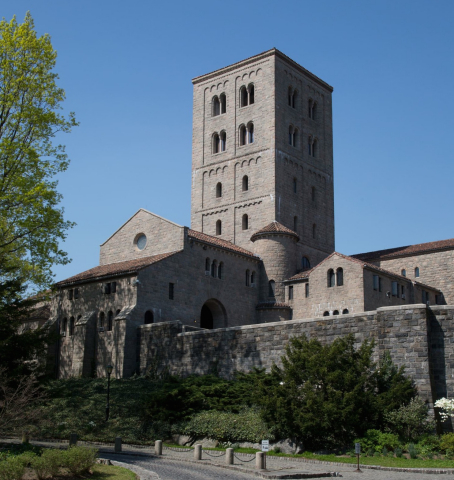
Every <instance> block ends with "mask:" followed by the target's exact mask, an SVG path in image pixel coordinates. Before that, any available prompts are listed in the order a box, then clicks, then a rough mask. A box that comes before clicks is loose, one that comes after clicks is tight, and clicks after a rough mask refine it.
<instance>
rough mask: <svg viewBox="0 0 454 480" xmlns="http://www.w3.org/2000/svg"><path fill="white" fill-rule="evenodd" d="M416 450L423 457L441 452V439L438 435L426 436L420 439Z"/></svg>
mask: <svg viewBox="0 0 454 480" xmlns="http://www.w3.org/2000/svg"><path fill="white" fill-rule="evenodd" d="M416 448H417V449H418V451H419V453H420V454H421V455H423V456H427V454H429V453H433V452H435V451H437V450H440V439H439V438H438V437H437V436H436V435H424V436H423V437H420V439H419V441H418V443H417V445H416Z"/></svg>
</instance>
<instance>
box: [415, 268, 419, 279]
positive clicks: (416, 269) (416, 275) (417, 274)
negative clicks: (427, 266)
mask: <svg viewBox="0 0 454 480" xmlns="http://www.w3.org/2000/svg"><path fill="white" fill-rule="evenodd" d="M415 277H419V267H416V268H415Z"/></svg>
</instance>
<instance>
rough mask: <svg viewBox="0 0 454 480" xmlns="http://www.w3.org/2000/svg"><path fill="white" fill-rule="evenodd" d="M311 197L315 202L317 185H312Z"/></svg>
mask: <svg viewBox="0 0 454 480" xmlns="http://www.w3.org/2000/svg"><path fill="white" fill-rule="evenodd" d="M311 198H312V201H313V202H315V187H311Z"/></svg>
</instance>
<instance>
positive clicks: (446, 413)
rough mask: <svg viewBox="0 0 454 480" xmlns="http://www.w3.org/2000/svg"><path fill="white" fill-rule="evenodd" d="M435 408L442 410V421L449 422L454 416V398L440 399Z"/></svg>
mask: <svg viewBox="0 0 454 480" xmlns="http://www.w3.org/2000/svg"><path fill="white" fill-rule="evenodd" d="M434 406H435V408H439V409H440V417H441V419H442V420H447V419H448V418H449V417H453V416H454V398H451V399H449V398H440V399H439V400H437V401H436V402H435V404H434Z"/></svg>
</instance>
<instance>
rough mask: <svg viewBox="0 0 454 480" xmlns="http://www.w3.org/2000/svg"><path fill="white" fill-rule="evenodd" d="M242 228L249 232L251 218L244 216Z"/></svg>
mask: <svg viewBox="0 0 454 480" xmlns="http://www.w3.org/2000/svg"><path fill="white" fill-rule="evenodd" d="M241 227H242V229H243V230H247V229H248V228H249V217H248V216H247V215H246V214H244V215H243V219H242V221H241Z"/></svg>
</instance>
